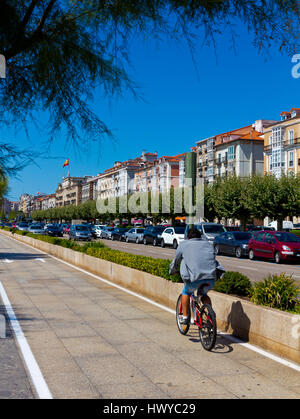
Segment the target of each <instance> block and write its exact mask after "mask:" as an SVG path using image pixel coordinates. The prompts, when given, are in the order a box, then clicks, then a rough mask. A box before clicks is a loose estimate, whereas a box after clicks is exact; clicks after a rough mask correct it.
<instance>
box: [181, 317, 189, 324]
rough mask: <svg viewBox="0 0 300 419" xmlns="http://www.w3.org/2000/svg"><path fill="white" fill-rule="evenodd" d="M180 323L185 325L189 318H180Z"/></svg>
mask: <svg viewBox="0 0 300 419" xmlns="http://www.w3.org/2000/svg"><path fill="white" fill-rule="evenodd" d="M179 323H180V324H183V325H187V324H188V318H187V317H181V318H180V319H179Z"/></svg>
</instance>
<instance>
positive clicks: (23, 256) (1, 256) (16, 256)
mask: <svg viewBox="0 0 300 419" xmlns="http://www.w3.org/2000/svg"><path fill="white" fill-rule="evenodd" d="M46 258H48V255H44V254H40V255H37V254H34V253H2V252H0V261H2V260H5V259H8V260H31V259H46Z"/></svg>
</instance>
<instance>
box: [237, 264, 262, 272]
mask: <svg viewBox="0 0 300 419" xmlns="http://www.w3.org/2000/svg"><path fill="white" fill-rule="evenodd" d="M237 268H241V269H248V270H249V271H257V269H255V268H248V266H242V265H237Z"/></svg>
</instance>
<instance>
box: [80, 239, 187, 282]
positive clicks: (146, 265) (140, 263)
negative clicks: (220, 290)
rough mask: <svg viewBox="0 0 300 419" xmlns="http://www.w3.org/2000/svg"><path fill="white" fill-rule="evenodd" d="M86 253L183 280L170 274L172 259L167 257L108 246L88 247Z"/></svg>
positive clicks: (174, 279) (164, 276) (171, 279)
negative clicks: (125, 250)
mask: <svg viewBox="0 0 300 419" xmlns="http://www.w3.org/2000/svg"><path fill="white" fill-rule="evenodd" d="M86 253H87V254H88V255H90V256H94V257H97V258H100V259H104V260H108V261H110V262H114V263H117V264H118V265H123V266H127V267H129V268H133V269H137V270H139V271H143V272H147V273H149V274H152V275H155V276H160V277H162V278H165V279H167V280H170V281H172V282H182V280H181V278H180V275H178V274H177V275H169V268H170V263H171V261H170V260H167V259H154V258H151V257H150V256H141V255H134V254H132V253H126V252H121V251H119V250H114V249H109V248H106V247H104V248H99V249H97V248H94V247H88V248H87V250H86Z"/></svg>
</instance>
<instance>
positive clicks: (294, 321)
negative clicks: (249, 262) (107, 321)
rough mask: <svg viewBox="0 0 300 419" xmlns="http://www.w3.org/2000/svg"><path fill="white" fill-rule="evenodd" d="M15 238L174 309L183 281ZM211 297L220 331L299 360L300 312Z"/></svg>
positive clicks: (226, 296)
mask: <svg viewBox="0 0 300 419" xmlns="http://www.w3.org/2000/svg"><path fill="white" fill-rule="evenodd" d="M0 233H1V234H4V235H6V236H10V237H12V234H11V233H9V232H6V231H3V230H0ZM14 238H15V239H17V240H18V241H21V242H23V243H26V244H29V245H31V246H33V247H35V248H37V249H40V250H42V251H43V252H45V253H49V254H50V255H53V256H55V257H57V258H59V259H62V260H64V261H66V262H68V263H71V264H72V265H75V266H77V267H80V268H82V269H85V270H87V271H88V272H91V273H94V274H96V275H98V276H100V277H102V278H104V279H107V280H109V281H112V282H114V283H116V284H119V285H121V286H123V287H125V288H127V289H130V290H132V291H135V292H137V293H139V294H141V295H144V296H145V297H148V298H151V299H152V300H155V301H157V302H159V303H161V304H163V305H165V306H167V307H169V308H172V309H174V310H175V306H176V301H177V298H178V295H179V293H180V291H181V289H182V284H177V283H172V282H170V281H167V280H165V279H163V278H160V277H156V276H153V275H150V274H148V273H145V272H141V271H137V270H135V269H131V268H128V267H125V266H121V265H117V264H115V263H112V262H108V261H105V260H101V259H98V258H95V257H92V256H88V255H85V254H83V253H80V252H75V251H74V250H71V249H66V248H64V247H60V246H55V245H52V244H50V243H46V242H42V241H40V240H36V239H33V238H31V237H26V236H19V235H14ZM210 297H211V299H212V304H213V307H214V310H215V312H216V315H217V324H218V329H219V330H220V331H224V332H227V333H228V334H233V335H234V336H236V337H239V338H242V339H244V340H245V341H248V342H250V343H252V344H255V345H257V346H260V347H262V348H264V349H268V350H270V351H272V352H273V353H276V354H278V355H280V356H283V357H285V358H287V359H290V360H292V361H294V362H297V363H300V315H293V314H290V313H286V312H282V311H279V310H273V309H269V308H266V307H261V306H256V305H254V304H252V303H250V302H249V301H247V300H244V299H241V298H237V297H233V296H230V295H225V294H220V293H218V292H214V291H211V292H210Z"/></svg>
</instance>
